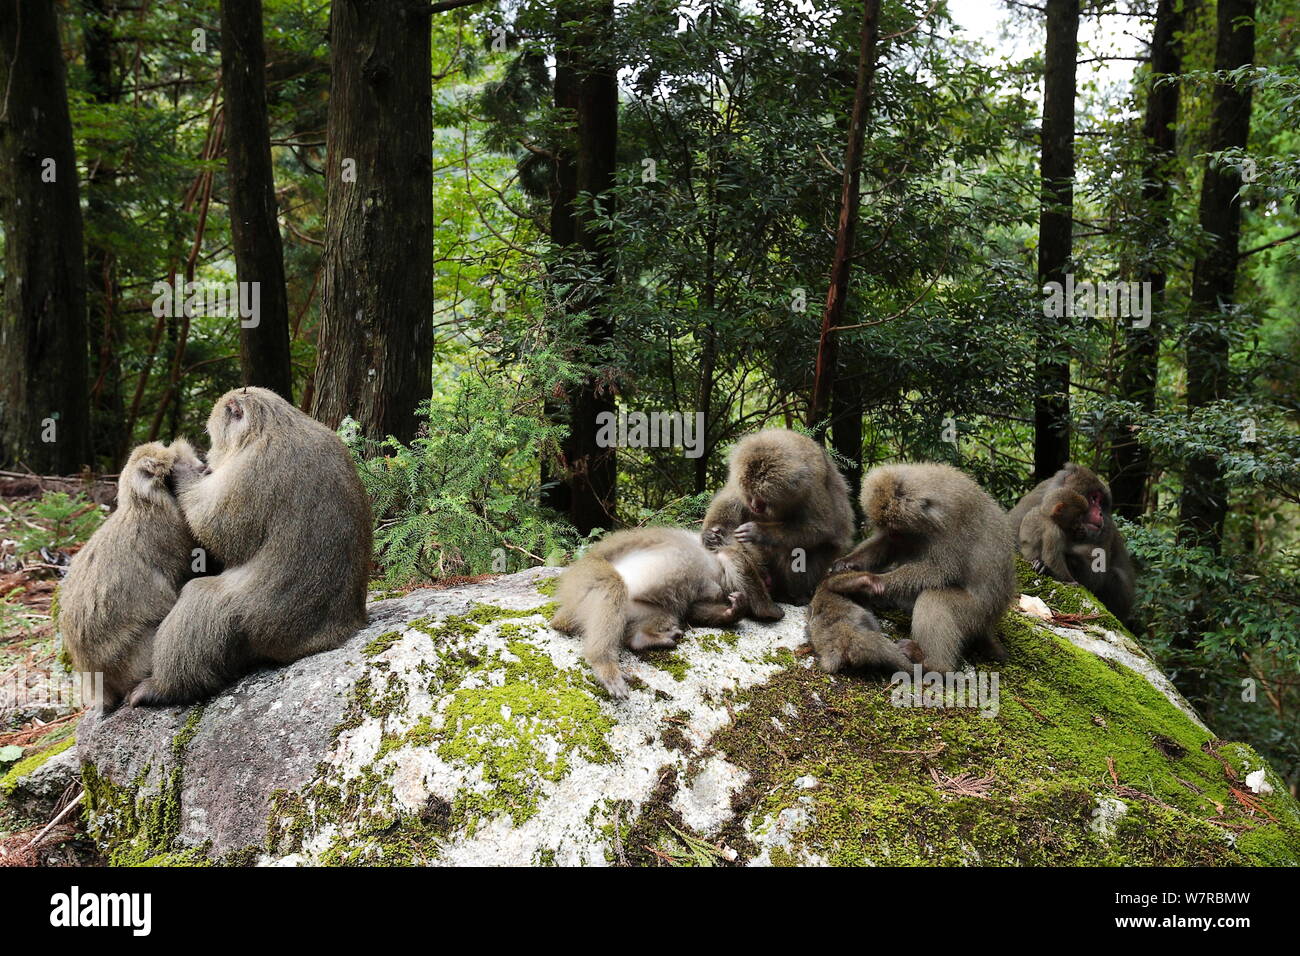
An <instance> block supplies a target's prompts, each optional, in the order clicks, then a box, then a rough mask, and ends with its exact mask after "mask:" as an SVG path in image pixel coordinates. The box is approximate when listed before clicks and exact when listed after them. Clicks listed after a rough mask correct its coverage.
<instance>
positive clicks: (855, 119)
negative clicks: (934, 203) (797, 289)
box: [807, 0, 880, 459]
mask: <svg viewBox="0 0 1300 956" xmlns="http://www.w3.org/2000/svg"><path fill="white" fill-rule="evenodd" d="M879 32H880V0H864V2H863V4H862V28H861V30H860V32H859V34H858V72H857V78H856V80H855V82H854V88H853V116H852V119H851V120H850V123H849V130H848V143H847V145H846V146H845V148H844V172H843V179H842V181H841V185H840V218H839V223H838V224H837V226H836V229H835V256H834V258H833V259H832V260H831V279H830V287H829V288H828V289H827V291H826V308H825V309H824V310H823V311H822V324H821V333H820V336H819V338H818V340H817V363H816V367H815V369H814V375H813V388H812V398H811V400H810V401H809V403H808V419H807V424H808V426H809V427H810V428H811V427H813V426H814V425H818V424H820V423H821V422H822V421H823V420H824V419H825V418H826V417H827V415H828V414H830V411H831V400H832V396H834V395H835V393H836V388H835V378H836V371H837V369H836V364H837V363H838V361H839V335H838V329H839V326H840V325H841V324H842V323H843V319H844V307H845V303H846V301H847V299H848V294H849V274H850V272H851V271H852V266H853V241H854V235H855V233H856V231H857V225H858V207H859V205H860V204H861V202H860V198H859V194H860V191H861V184H862V146H863V140H864V138H865V136H866V130H867V117H868V115H870V113H871V101H872V94H873V92H874V89H875V81H876V40H877V37H878V36H879ZM849 404H850V405H851V403H849ZM860 427H861V423H860V422H859V428H860ZM849 431H852V429H851V428H850V429H849ZM836 437H837V444H838V435H837V436H836ZM860 449H861V434H860V432H859V451H858V455H860V454H861V451H860ZM854 457H855V459H856V457H857V455H855V456H854Z"/></svg>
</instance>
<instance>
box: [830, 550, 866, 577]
mask: <svg viewBox="0 0 1300 956" xmlns="http://www.w3.org/2000/svg"><path fill="white" fill-rule="evenodd" d="M862 570H865V569H864V568H862V567H861V566H860V565H859V564H858V563H857V561H855V560H853V555H851V554H846V555H845V556H844V557H842V558H840V559H839V560H838V561H836V562H835V563H834V564H832V565H831V570H830V573H831V574H839V573H840V572H841V571H862Z"/></svg>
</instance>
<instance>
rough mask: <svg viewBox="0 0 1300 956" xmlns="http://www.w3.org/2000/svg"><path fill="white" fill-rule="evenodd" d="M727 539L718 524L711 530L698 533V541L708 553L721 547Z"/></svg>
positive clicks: (723, 530) (724, 531) (707, 529)
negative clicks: (702, 543) (701, 542)
mask: <svg viewBox="0 0 1300 956" xmlns="http://www.w3.org/2000/svg"><path fill="white" fill-rule="evenodd" d="M726 538H727V533H726V530H725V529H724V528H723V527H722V525H720V524H715V525H714V526H713V527H712V528H705V529H704V530H703V531H702V532H700V540H701V541H703V542H704V546H705V547H706V548H708V549H709V550H710V551H715V550H717V549H718V548H720V547H722V545H723V544H724V543H725V541H726Z"/></svg>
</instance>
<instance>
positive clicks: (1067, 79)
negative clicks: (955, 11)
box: [1034, 0, 1079, 481]
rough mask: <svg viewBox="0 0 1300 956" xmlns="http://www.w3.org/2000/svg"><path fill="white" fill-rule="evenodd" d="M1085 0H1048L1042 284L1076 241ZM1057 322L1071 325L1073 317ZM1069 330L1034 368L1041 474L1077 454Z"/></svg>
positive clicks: (1043, 349)
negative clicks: (1064, 345)
mask: <svg viewBox="0 0 1300 956" xmlns="http://www.w3.org/2000/svg"><path fill="white" fill-rule="evenodd" d="M1078 48H1079V0H1047V45H1046V56H1045V63H1044V70H1043V130H1042V159H1041V174H1042V190H1043V193H1042V206H1041V210H1040V212H1039V219H1038V284H1039V286H1040V288H1041V287H1042V286H1043V285H1045V284H1046V283H1048V282H1059V283H1062V285H1063V284H1064V283H1065V273H1066V271H1067V270H1068V269H1069V265H1070V250H1071V244H1072V240H1073V227H1072V223H1071V213H1072V211H1073V208H1074V74H1075V59H1076V58H1077V56H1078ZM1042 321H1043V322H1044V323H1045V324H1046V323H1051V322H1053V321H1056V322H1059V323H1061V325H1062V326H1065V327H1068V325H1069V322H1070V320H1069V318H1068V317H1065V316H1062V317H1061V318H1060V319H1056V320H1053V319H1052V318H1050V317H1048V316H1046V315H1044V316H1043V317H1042ZM1065 331H1066V329H1065V328H1062V329H1052V328H1046V327H1045V328H1044V330H1043V334H1042V335H1040V336H1039V350H1038V351H1039V356H1040V357H1039V359H1038V362H1037V366H1036V367H1035V369H1034V480H1035V481H1042V480H1043V479H1045V478H1050V477H1051V476H1052V475H1054V474H1055V473H1056V472H1057V471H1058V470H1059V469H1060V467H1061V466H1062V465H1064V464H1065V463H1066V462H1067V461H1068V460H1069V458H1070V362H1069V359H1068V358H1061V359H1057V358H1053V357H1052V356H1051V353H1053V352H1056V351H1057V350H1058V349H1059V347H1060V344H1061V342H1062V341H1066V340H1068V335H1062V334H1061V333H1062V332H1065Z"/></svg>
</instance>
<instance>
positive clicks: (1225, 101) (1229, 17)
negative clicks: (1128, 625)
mask: <svg viewBox="0 0 1300 956" xmlns="http://www.w3.org/2000/svg"><path fill="white" fill-rule="evenodd" d="M1254 58H1255V4H1254V0H1219V3H1218V39H1217V41H1216V43H1215V54H1214V68H1215V70H1219V71H1222V70H1235V69H1237V68H1238V67H1242V66H1246V65H1248V64H1249V63H1251V62H1253V60H1254ZM1250 99H1251V97H1250V87H1248V86H1246V87H1244V88H1241V89H1238V88H1237V87H1236V86H1233V85H1231V84H1229V83H1217V84H1216V85H1215V87H1214V95H1213V100H1212V107H1211V115H1210V140H1209V149H1210V150H1213V151H1219V150H1225V149H1234V148H1237V149H1245V147H1246V141H1247V139H1248V138H1249V136H1250V106H1251V103H1250ZM1241 182H1242V179H1241V171H1240V170H1239V169H1237V168H1235V167H1234V168H1229V167H1220V166H1217V165H1215V163H1214V162H1213V161H1212V160H1207V161H1206V165H1205V178H1204V179H1203V180H1202V183H1201V205H1200V224H1201V230H1202V232H1203V233H1204V234H1205V235H1206V237H1207V238H1208V241H1207V243H1206V245H1205V247H1204V249H1203V251H1202V252H1201V254H1200V255H1199V256H1198V257H1197V259H1196V264H1195V266H1194V268H1193V270H1192V296H1191V320H1192V322H1191V329H1190V331H1189V332H1188V336H1187V408H1188V410H1189V411H1193V412H1194V411H1195V410H1196V409H1198V408H1202V407H1204V406H1206V405H1209V404H1211V403H1212V402H1215V401H1218V400H1220V399H1223V398H1226V397H1227V394H1228V371H1229V367H1228V365H1229V355H1228V336H1227V334H1226V331H1227V328H1228V326H1229V325H1230V324H1231V322H1232V320H1233V312H1232V306H1233V301H1234V298H1235V294H1236V285H1237V256H1238V252H1239V244H1240V240H1241V204H1240V202H1239V201H1238V199H1237V194H1238V192H1239V191H1240V189H1241ZM1227 511H1228V489H1227V487H1226V486H1225V484H1224V481H1223V476H1222V473H1221V470H1220V468H1219V463H1218V461H1216V460H1215V459H1214V458H1213V457H1210V456H1205V455H1202V456H1198V457H1196V458H1193V459H1192V461H1191V463H1190V465H1189V467H1188V470H1187V475H1186V477H1185V481H1184V485H1183V496H1182V500H1181V502H1180V504H1179V520H1180V522H1181V524H1182V534H1181V538H1182V540H1183V541H1184V542H1187V543H1193V542H1200V543H1203V544H1208V545H1209V546H1210V547H1211V548H1213V549H1214V550H1215V551H1218V549H1219V547H1220V546H1221V544H1222V541H1223V522H1224V518H1225V516H1226V515H1227Z"/></svg>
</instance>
